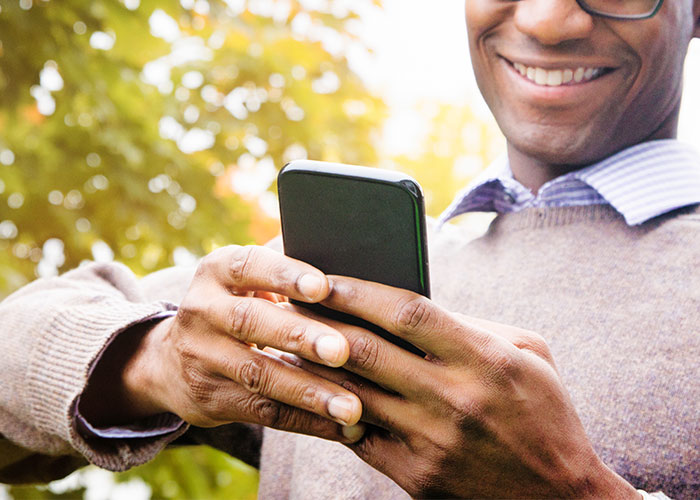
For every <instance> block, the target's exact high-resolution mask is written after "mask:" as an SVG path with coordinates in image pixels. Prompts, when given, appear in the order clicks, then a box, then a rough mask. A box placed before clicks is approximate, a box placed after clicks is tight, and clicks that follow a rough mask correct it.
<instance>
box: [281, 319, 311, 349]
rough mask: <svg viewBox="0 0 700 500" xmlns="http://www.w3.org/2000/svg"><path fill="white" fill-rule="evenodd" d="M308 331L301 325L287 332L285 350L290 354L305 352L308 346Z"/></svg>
mask: <svg viewBox="0 0 700 500" xmlns="http://www.w3.org/2000/svg"><path fill="white" fill-rule="evenodd" d="M307 336H308V331H307V329H306V327H305V326H303V325H296V326H294V327H292V328H291V329H290V330H289V333H288V334H287V338H286V344H287V349H289V350H290V351H292V352H305V351H306V348H307V346H308V340H307Z"/></svg>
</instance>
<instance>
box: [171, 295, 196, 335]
mask: <svg viewBox="0 0 700 500" xmlns="http://www.w3.org/2000/svg"><path fill="white" fill-rule="evenodd" d="M200 313H201V311H200V309H199V307H197V306H196V305H194V304H193V303H191V302H190V301H188V300H185V301H183V302H182V304H180V306H179V307H178V309H177V314H176V315H175V319H176V320H177V323H178V325H180V326H181V327H182V328H184V329H189V328H191V327H192V326H194V325H195V324H196V323H197V318H198V317H199V316H200Z"/></svg>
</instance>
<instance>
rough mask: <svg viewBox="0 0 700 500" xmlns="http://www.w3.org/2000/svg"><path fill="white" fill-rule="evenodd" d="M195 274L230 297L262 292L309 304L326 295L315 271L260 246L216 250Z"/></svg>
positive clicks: (324, 281) (326, 287)
mask: <svg viewBox="0 0 700 500" xmlns="http://www.w3.org/2000/svg"><path fill="white" fill-rule="evenodd" d="M197 274H198V275H200V276H201V275H205V276H208V277H210V278H212V279H215V280H216V281H217V282H218V283H220V284H221V285H223V286H224V287H226V288H228V289H229V291H230V292H231V293H234V294H238V293H240V292H247V291H265V292H273V293H277V294H280V295H284V296H286V297H290V298H292V299H296V300H300V301H303V302H311V303H313V302H319V301H321V300H323V299H325V298H326V297H327V296H328V293H329V291H330V286H329V284H328V279H327V278H326V276H325V275H324V274H323V273H322V272H321V271H319V270H318V269H316V268H315V267H313V266H310V265H309V264H306V263H304V262H301V261H299V260H296V259H292V258H291V257H287V256H286V255H284V254H281V253H279V252H277V251H275V250H272V249H270V248H266V247H260V246H252V245H250V246H238V245H231V246H227V247H223V248H219V249H217V250H215V251H213V252H212V253H210V254H209V255H207V256H206V257H204V259H202V262H201V263H200V265H199V268H198V269H197Z"/></svg>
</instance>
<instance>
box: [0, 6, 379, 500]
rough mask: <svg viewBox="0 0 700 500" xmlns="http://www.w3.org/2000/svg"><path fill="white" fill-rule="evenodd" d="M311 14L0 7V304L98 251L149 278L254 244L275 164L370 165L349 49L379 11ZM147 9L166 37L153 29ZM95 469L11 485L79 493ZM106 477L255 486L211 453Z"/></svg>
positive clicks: (211, 492) (167, 489) (371, 107)
mask: <svg viewBox="0 0 700 500" xmlns="http://www.w3.org/2000/svg"><path fill="white" fill-rule="evenodd" d="M324 3H325V2H321V3H320V4H321V6H322V7H320V8H318V9H309V8H306V7H304V6H303V5H302V4H301V3H300V2H298V1H295V0H290V1H289V2H275V4H280V5H283V4H286V5H288V6H289V10H287V11H285V10H284V9H282V10H280V9H276V10H274V11H269V12H268V11H265V9H264V8H263V7H264V4H265V2H255V1H253V0H250V1H248V2H228V3H226V2H223V1H215V0H212V1H210V2H207V1H206V0H197V1H196V2H194V1H188V0H182V1H181V2H180V4H178V3H176V2H168V1H164V0H141V1H140V2H138V1H134V0H124V1H123V2H117V1H114V0H96V1H90V2H85V1H82V0H60V1H58V0H33V1H32V0H20V1H18V0H0V298H1V297H3V296H4V295H7V294H8V293H10V292H12V291H13V290H15V289H17V288H18V287H20V286H21V285H23V284H24V283H26V282H28V281H31V280H32V279H34V278H35V277H36V276H39V275H42V276H50V275H52V274H55V273H57V272H61V271H64V270H67V269H70V268H72V267H75V266H77V265H78V264H79V263H80V262H81V261H83V260H85V259H92V258H94V257H98V258H105V254H106V258H110V255H109V254H110V252H111V253H113V257H114V258H115V259H116V260H120V261H122V262H124V263H126V264H127V265H129V267H131V268H132V269H133V270H135V271H136V272H139V273H147V272H150V271H153V270H156V269H158V268H161V267H165V266H168V265H171V264H172V263H173V262H174V260H175V255H177V252H178V251H180V254H182V253H183V251H182V250H179V249H186V252H184V253H185V254H186V255H194V256H199V255H203V254H205V253H207V252H209V251H211V250H212V249H214V248H216V247H217V246H221V245H226V244H231V243H238V244H245V243H250V242H254V241H255V242H263V241H265V240H266V239H268V238H270V237H272V236H274V235H275V234H277V232H278V222H277V220H276V219H275V217H274V216H273V214H271V213H270V212H272V211H274V196H272V195H271V194H270V191H271V190H274V181H275V174H276V171H277V170H278V169H279V168H280V167H281V166H282V165H283V164H284V163H285V162H286V161H288V160H291V159H294V158H297V157H305V156H308V157H311V158H314V159H326V160H336V161H343V162H350V163H363V164H373V163H376V161H377V159H376V155H375V150H374V144H373V138H374V137H375V135H376V134H377V130H378V129H379V127H380V126H381V123H382V120H383V118H384V114H385V109H384V106H383V105H382V103H381V101H380V100H379V99H377V98H376V97H374V96H372V95H370V94H369V93H368V92H367V90H366V89H365V88H364V86H363V83H362V81H361V80H360V79H359V78H358V77H357V76H356V75H355V74H354V73H353V72H352V71H351V69H350V67H349V63H348V60H347V56H346V54H347V51H348V50H349V48H352V49H353V50H365V48H363V47H362V46H361V44H360V41H359V40H358V39H357V38H356V36H354V35H352V33H351V30H350V27H351V25H352V23H353V22H354V21H356V20H357V17H358V14H357V11H358V9H360V8H367V7H371V8H374V7H376V6H377V5H378V2H377V1H376V0H364V1H360V0H357V1H355V2H353V5H352V6H350V7H345V8H344V7H342V5H340V3H338V5H339V6H338V5H335V3H336V2H329V3H328V5H326V6H324ZM127 5H128V6H131V7H132V8H133V7H134V6H135V5H136V6H137V8H135V9H134V10H131V9H129V8H127V7H126V6H127ZM241 7H242V10H238V9H239V8H241ZM154 13H155V16H154ZM157 16H160V18H161V19H162V20H163V19H164V20H165V21H163V22H165V24H166V25H167V23H168V22H171V24H174V25H175V27H176V28H175V30H174V32H175V34H174V35H173V36H168V35H167V33H166V34H165V35H164V37H160V38H159V37H158V36H154V35H153V34H152V33H151V27H150V21H151V20H152V19H154V18H156V17H157ZM163 16H166V17H163ZM168 19H169V20H170V21H168ZM161 24H162V23H161ZM164 38H167V39H168V40H167V41H166V40H165V39H164ZM111 44H113V46H111V47H110V45H111ZM193 54H194V55H193ZM159 68H160V69H159ZM193 134H195V135H199V137H200V140H199V141H192V140H191V139H192V137H193ZM271 196H272V203H271ZM100 242H102V243H100ZM96 243H97V244H98V245H96ZM100 245H101V246H100ZM100 248H101V251H100ZM91 470H94V469H87V470H85V471H80V472H79V473H77V475H76V477H77V478H78V479H77V481H78V483H77V484H76V485H74V486H73V487H70V488H66V487H63V486H60V485H51V486H49V487H48V488H46V487H44V488H34V487H21V488H18V487H14V488H10V489H9V490H8V491H9V494H10V495H11V496H12V497H13V498H18V499H19V498H52V499H55V498H80V497H82V495H83V494H84V493H85V491H86V489H89V487H90V486H89V484H84V483H81V482H80V481H81V480H82V479H80V478H85V477H89V475H90V473H91V472H90V471H91ZM109 477H111V478H112V481H117V482H122V483H124V484H127V483H128V482H129V481H134V480H136V478H141V480H143V481H145V482H146V483H147V484H148V485H149V487H150V489H151V494H152V496H153V498H182V499H185V498H227V499H238V498H240V499H249V498H254V497H255V495H256V488H257V472H256V471H255V470H252V469H250V468H249V467H247V466H245V465H243V464H242V463H240V462H238V461H236V460H234V459H231V458H230V457H227V456H225V455H223V454H220V453H218V452H215V451H214V450H211V449H208V448H182V449H175V450H168V451H166V452H164V453H162V454H161V455H160V456H159V457H158V458H157V459H156V460H155V461H153V462H151V463H150V464H147V465H145V466H143V467H140V468H137V469H134V470H133V471H129V472H126V473H123V474H119V475H116V476H109ZM0 496H2V491H0ZM98 497H99V496H98Z"/></svg>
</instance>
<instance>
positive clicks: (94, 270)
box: [0, 263, 191, 480]
mask: <svg viewBox="0 0 700 500" xmlns="http://www.w3.org/2000/svg"><path fill="white" fill-rule="evenodd" d="M166 275H167V276H168V277H169V280H170V281H168V282H166V283H164V284H162V285H159V282H158V279H157V277H156V278H151V279H150V280H145V283H144V284H142V283H141V282H140V281H139V280H138V279H137V278H136V277H135V276H134V275H133V274H132V273H131V272H130V271H129V270H128V269H127V268H126V267H124V266H122V265H120V264H114V263H111V264H91V265H87V266H84V267H81V268H79V269H76V270H74V271H71V272H68V273H66V274H64V275H63V276H60V277H57V278H51V279H43V280H37V281H36V282H34V283H31V284H29V285H27V286H25V287H24V288H22V289H20V290H19V291H18V292H16V293H15V294H13V295H11V296H9V297H7V298H6V299H5V300H4V301H3V302H2V303H0V318H2V321H0V352H2V354H3V355H2V356H1V357H0V435H1V436H2V437H0V440H2V438H3V437H4V439H5V440H6V441H9V443H11V444H12V446H8V447H7V448H8V450H9V451H10V452H12V453H8V455H6V459H5V460H4V462H7V463H6V464H0V477H3V478H4V479H5V480H7V478H5V476H6V474H4V472H6V471H7V470H8V468H10V467H12V466H13V465H14V466H17V465H18V464H19V463H24V462H26V461H27V460H30V461H31V462H32V463H34V464H37V463H48V462H51V463H56V460H54V459H51V460H48V458H47V457H61V456H70V455H73V456H75V455H82V456H83V457H84V458H85V459H87V460H88V461H89V462H91V463H93V464H96V465H98V466H100V467H103V468H106V469H110V470H124V469H127V468H129V467H132V466H135V465H139V464H142V463H144V462H146V461H148V460H150V459H151V458H153V457H154V456H155V455H156V454H157V453H158V452H159V451H160V450H161V449H162V448H163V447H164V446H166V445H167V444H168V443H169V442H170V441H172V440H174V439H175V438H177V437H178V436H179V435H180V434H182V433H183V432H185V430H186V427H184V426H183V428H182V429H180V430H178V431H177V432H175V433H171V434H168V435H165V436H155V437H152V438H138V439H101V438H85V437H83V436H82V435H81V433H79V432H78V431H77V429H76V425H75V418H74V417H75V404H76V401H77V399H78V397H79V396H80V394H81V393H82V392H83V391H84V389H85V386H86V384H87V379H88V375H89V372H90V368H91V366H92V365H93V363H94V361H95V360H96V359H97V358H98V357H99V355H100V353H101V352H102V351H103V350H104V348H105V347H106V346H107V345H108V344H109V342H110V341H111V339H112V338H113V337H114V336H115V335H117V334H118V333H119V332H121V331H123V330H125V329H127V328H129V327H130V326H132V325H135V324H137V323H140V322H142V321H144V320H146V319H148V318H150V317H153V316H154V315H156V314H159V313H162V312H164V311H168V310H174V309H176V306H175V305H174V302H172V301H168V300H162V299H161V298H160V297H165V296H168V295H170V296H171V297H173V298H177V297H178V295H179V294H181V293H184V292H182V291H181V290H185V289H186V286H187V284H189V279H190V278H191V273H190V272H184V273H181V274H178V273H172V272H171V273H169V274H166ZM174 276H182V279H185V280H187V282H186V283H184V284H183V283H182V280H178V279H177V278H175V277H174ZM146 283H147V286H146ZM168 287H175V288H176V289H177V290H175V291H173V290H171V289H170V288H168ZM179 296H181V295H179ZM12 456H14V457H15V458H16V460H12V459H11V457H12ZM61 463H65V460H64V461H63V462H61ZM71 463H74V464H76V466H77V464H79V463H80V462H79V461H76V460H73V461H72V462H71ZM23 470H26V467H24V468H23ZM36 477H42V476H41V475H40V474H39V475H37V476H36Z"/></svg>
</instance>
